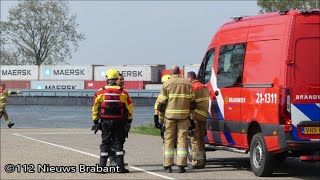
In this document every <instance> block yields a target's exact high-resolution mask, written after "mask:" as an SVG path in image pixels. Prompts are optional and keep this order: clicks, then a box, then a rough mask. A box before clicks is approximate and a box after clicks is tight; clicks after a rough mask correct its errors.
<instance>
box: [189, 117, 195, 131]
mask: <svg viewBox="0 0 320 180" xmlns="http://www.w3.org/2000/svg"><path fill="white" fill-rule="evenodd" d="M189 120H190V128H191V129H195V128H196V123H194V120H193V119H189Z"/></svg>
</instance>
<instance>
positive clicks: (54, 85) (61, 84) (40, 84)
mask: <svg viewBox="0 0 320 180" xmlns="http://www.w3.org/2000/svg"><path fill="white" fill-rule="evenodd" d="M31 89H84V81H31Z"/></svg>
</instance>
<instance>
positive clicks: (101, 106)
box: [92, 69, 133, 173]
mask: <svg viewBox="0 0 320 180" xmlns="http://www.w3.org/2000/svg"><path fill="white" fill-rule="evenodd" d="M106 77H107V79H108V80H107V82H108V84H107V86H105V87H103V88H101V89H99V90H98V91H97V92H96V93H95V96H94V99H93V102H94V103H93V107H92V120H93V122H94V124H95V125H94V127H95V128H93V129H96V130H97V129H99V128H100V129H101V131H102V134H101V138H102V142H101V145H100V150H101V153H100V163H99V165H100V166H101V167H105V166H106V164H107V159H108V157H109V155H110V154H111V153H113V154H115V161H116V163H117V165H118V166H119V169H120V171H119V172H120V173H128V172H129V170H128V169H126V168H125V167H124V150H123V143H124V139H125V136H126V135H127V132H126V128H127V127H131V122H132V118H133V117H132V113H133V102H132V100H131V98H130V96H129V94H128V93H127V92H126V91H125V90H123V89H122V88H121V87H120V86H118V85H117V83H116V81H117V80H118V78H119V73H118V71H117V70H115V69H110V70H108V71H107V72H106ZM99 119H100V121H101V122H100V123H99Z"/></svg>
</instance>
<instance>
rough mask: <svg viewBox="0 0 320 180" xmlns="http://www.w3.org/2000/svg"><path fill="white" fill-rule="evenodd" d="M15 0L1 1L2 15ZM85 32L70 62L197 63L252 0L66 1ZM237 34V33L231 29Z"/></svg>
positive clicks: (250, 8) (251, 8) (253, 7)
mask: <svg viewBox="0 0 320 180" xmlns="http://www.w3.org/2000/svg"><path fill="white" fill-rule="evenodd" d="M16 4H17V1H3V0H1V20H2V21H3V20H6V18H7V16H8V10H9V9H10V8H11V7H13V6H15V5H16ZM69 6H70V9H71V11H72V14H74V13H75V14H77V22H78V24H79V28H78V31H79V32H82V33H84V34H85V36H86V40H84V41H82V42H80V46H79V49H78V51H77V52H75V53H73V57H72V59H71V60H70V61H69V63H70V64H88V65H89V64H104V65H106V64H166V65H172V64H178V65H189V64H199V63H201V60H202V58H203V56H204V54H205V51H206V48H207V46H208V44H209V42H210V41H211V39H212V37H213V35H214V33H215V32H216V31H217V30H218V28H219V27H220V26H221V25H222V24H223V23H225V22H227V21H230V20H231V17H232V16H239V15H256V14H258V11H259V7H258V6H257V2H256V1H252V0H251V1H93V2H92V1H69ZM235 35H236V34H235Z"/></svg>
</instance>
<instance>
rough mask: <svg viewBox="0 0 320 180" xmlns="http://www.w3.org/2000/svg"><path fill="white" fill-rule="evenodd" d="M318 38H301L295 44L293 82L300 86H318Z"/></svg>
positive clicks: (319, 44) (319, 76)
mask: <svg viewBox="0 0 320 180" xmlns="http://www.w3.org/2000/svg"><path fill="white" fill-rule="evenodd" d="M319 49H320V37H314V38H302V39H298V40H297V42H296V51H295V53H296V55H295V57H296V58H295V80H296V82H297V83H299V84H300V85H304V86H308V87H311V88H317V87H319V86H320V72H319V67H320V60H319V57H320V53H319V52H320V51H319Z"/></svg>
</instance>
